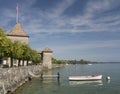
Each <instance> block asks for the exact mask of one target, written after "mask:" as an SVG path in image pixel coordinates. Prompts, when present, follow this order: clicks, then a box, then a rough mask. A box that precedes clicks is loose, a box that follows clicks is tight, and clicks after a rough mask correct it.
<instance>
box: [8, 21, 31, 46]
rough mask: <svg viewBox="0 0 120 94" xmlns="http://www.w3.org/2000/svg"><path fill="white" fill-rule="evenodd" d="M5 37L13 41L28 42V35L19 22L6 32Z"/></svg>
mask: <svg viewBox="0 0 120 94" xmlns="http://www.w3.org/2000/svg"><path fill="white" fill-rule="evenodd" d="M7 37H8V38H9V39H10V40H12V41H13V42H14V41H19V42H21V43H26V44H28V40H29V36H27V35H26V33H25V32H24V30H23V28H22V26H21V24H20V23H17V24H16V25H15V26H14V27H13V29H12V30H11V32H9V33H8V34H7Z"/></svg>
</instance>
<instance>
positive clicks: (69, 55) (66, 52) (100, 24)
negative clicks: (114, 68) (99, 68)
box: [0, 0, 120, 61]
mask: <svg viewBox="0 0 120 94" xmlns="http://www.w3.org/2000/svg"><path fill="white" fill-rule="evenodd" d="M17 3H18V4H19V21H20V23H21V25H22V27H23V28H24V31H25V32H26V33H27V34H28V35H29V36H30V40H29V44H30V46H31V47H32V48H34V49H38V50H42V49H43V48H45V47H49V48H51V49H52V50H53V57H54V58H56V59H77V60H80V59H85V60H90V61H120V0H0V26H2V27H3V29H5V30H6V31H7V32H9V31H10V30H11V29H12V28H13V26H14V25H15V24H16V4H17Z"/></svg>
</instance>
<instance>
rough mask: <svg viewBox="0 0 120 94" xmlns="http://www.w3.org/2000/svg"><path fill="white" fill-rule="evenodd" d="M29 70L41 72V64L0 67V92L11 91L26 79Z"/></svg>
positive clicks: (36, 72) (4, 93) (0, 93)
mask: <svg viewBox="0 0 120 94" xmlns="http://www.w3.org/2000/svg"><path fill="white" fill-rule="evenodd" d="M29 71H31V72H32V73H35V74H38V73H41V72H42V66H41V65H32V66H23V67H14V68H0V94H6V93H7V92H13V91H14V90H15V89H17V88H18V87H19V86H21V85H22V84H24V83H25V82H26V81H28V78H29V77H30V75H29Z"/></svg>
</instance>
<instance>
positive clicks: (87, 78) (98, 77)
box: [68, 75, 102, 81]
mask: <svg viewBox="0 0 120 94" xmlns="http://www.w3.org/2000/svg"><path fill="white" fill-rule="evenodd" d="M68 79H69V80H70V81H94V80H101V79H102V75H89V76H69V78H68Z"/></svg>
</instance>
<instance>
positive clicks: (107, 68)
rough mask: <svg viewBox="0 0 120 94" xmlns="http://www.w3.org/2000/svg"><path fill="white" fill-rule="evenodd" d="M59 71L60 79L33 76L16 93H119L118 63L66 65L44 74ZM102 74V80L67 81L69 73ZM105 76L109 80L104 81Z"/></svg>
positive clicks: (119, 70)
mask: <svg viewBox="0 0 120 94" xmlns="http://www.w3.org/2000/svg"><path fill="white" fill-rule="evenodd" d="M57 72H59V73H60V76H61V78H60V81H59V82H58V81H57V79H56V78H54V79H44V80H43V81H41V80H40V78H35V79H34V80H32V81H31V82H28V83H27V84H26V85H25V86H23V87H22V88H21V89H19V90H18V91H17V92H16V94H120V64H93V65H68V66H65V67H63V68H60V69H55V70H52V71H49V72H48V71H47V72H45V73H44V74H49V75H50V74H57ZM91 74H102V75H103V79H102V81H69V80H68V76H70V75H91ZM106 76H110V77H111V80H110V81H106Z"/></svg>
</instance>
